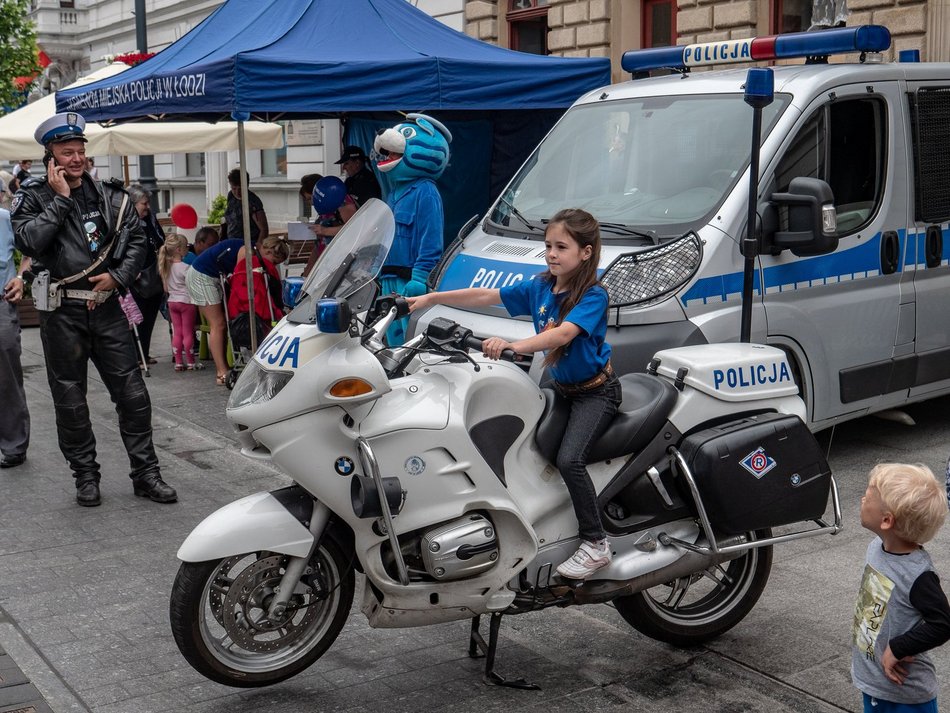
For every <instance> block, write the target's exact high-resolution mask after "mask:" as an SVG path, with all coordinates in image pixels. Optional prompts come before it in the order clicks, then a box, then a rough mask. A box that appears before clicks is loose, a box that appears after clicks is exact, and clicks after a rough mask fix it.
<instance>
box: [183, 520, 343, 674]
mask: <svg viewBox="0 0 950 713" xmlns="http://www.w3.org/2000/svg"><path fill="white" fill-rule="evenodd" d="M287 560H288V557H287V556H286V555H282V554H278V553H274V552H253V553H248V554H244V555H236V556H233V557H226V558H224V559H220V560H213V561H210V562H184V563H182V565H181V567H180V568H179V570H178V576H177V577H176V578H175V584H174V586H173V588H172V593H171V601H170V606H169V618H170V620H171V627H172V633H173V634H174V636H175V643H177V644H178V648H179V650H180V651H181V653H182V655H183V656H184V657H185V659H186V660H187V661H188V663H190V664H191V665H192V666H193V667H194V668H195V670H196V671H198V672H199V673H201V674H202V675H204V676H206V677H207V678H209V679H211V680H212V681H216V682H218V683H223V684H225V685H228V686H237V687H241V688H253V687H258V686H267V685H270V684H273V683H277V682H279V681H283V680H285V679H288V678H290V677H291V676H295V675H296V674H298V673H300V672H301V671H303V670H304V669H306V668H307V667H308V666H310V665H311V664H313V662H314V661H316V660H317V659H318V658H320V657H321V656H322V655H323V654H324V653H326V651H327V649H329V648H330V645H331V644H332V643H333V642H334V640H335V639H336V637H337V635H339V633H340V630H341V629H342V628H343V625H344V623H345V622H346V619H347V617H348V616H349V613H350V606H351V605H352V603H353V589H354V581H355V576H354V574H353V567H352V561H351V560H350V559H349V558H347V557H345V556H344V555H343V553H342V552H341V551H340V548H339V547H338V546H337V545H336V544H335V543H334V542H333V541H332V540H330V539H328V538H324V540H323V541H322V542H321V543H320V545H319V546H318V547H317V550H316V552H315V553H314V555H313V557H311V559H310V562H309V563H308V566H307V569H306V571H305V573H304V575H303V577H301V581H300V583H299V584H298V585H297V587H296V589H295V590H294V593H293V594H292V595H291V598H290V602H289V603H288V606H287V610H286V612H285V613H284V615H283V616H282V617H280V618H279V619H277V620H272V619H270V618H268V616H267V612H268V610H269V607H270V602H271V600H272V598H273V596H274V594H275V593H276V588H277V587H278V585H279V584H280V580H281V577H282V575H283V574H284V568H285V567H286V563H287Z"/></svg>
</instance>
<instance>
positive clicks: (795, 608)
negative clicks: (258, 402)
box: [0, 321, 950, 713]
mask: <svg viewBox="0 0 950 713" xmlns="http://www.w3.org/2000/svg"><path fill="white" fill-rule="evenodd" d="M163 329H164V323H163V322H161V321H159V324H158V328H157V329H156V330H155V331H156V336H155V340H154V341H155V344H153V347H152V353H153V354H157V355H159V356H160V363H159V364H157V365H155V366H154V367H153V368H152V376H151V377H150V378H149V379H147V380H146V383H147V385H148V387H149V391H150V394H151V397H152V402H153V408H154V428H155V443H156V446H157V448H158V451H159V458H160V460H161V463H162V467H163V472H164V475H165V477H166V479H167V480H168V481H169V482H170V483H172V484H173V485H174V486H175V487H176V488H177V489H178V492H179V495H180V501H179V502H178V503H177V504H173V505H158V504H155V503H152V502H149V501H146V500H143V499H141V498H136V497H134V496H133V494H132V488H131V485H130V483H129V482H128V480H127V476H126V473H127V459H126V456H125V453H124V451H123V449H122V446H121V441H120V440H119V434H118V431H117V428H116V423H115V413H114V409H113V406H112V404H111V403H110V401H109V398H108V395H107V394H106V393H105V390H104V388H103V387H102V384H101V382H100V380H99V378H98V374H96V372H95V370H94V369H92V368H91V369H90V407H91V412H92V418H93V422H94V428H95V432H96V436H97V439H98V443H99V452H100V460H101V462H102V466H103V479H102V488H103V498H104V500H103V504H102V506H101V507H99V508H80V507H77V506H76V505H75V502H74V488H73V483H72V479H71V478H70V477H69V473H68V468H67V467H66V465H65V463H64V461H63V458H62V456H61V455H60V453H59V451H58V448H57V446H56V433H55V424H54V420H53V410H52V405H51V401H50V397H49V388H48V385H47V382H46V376H45V370H44V367H43V357H42V348H41V346H40V340H39V333H38V330H36V329H26V330H24V332H23V343H24V355H23V363H24V369H25V372H26V382H27V391H28V396H29V404H30V410H31V414H32V424H33V437H32V445H31V447H30V450H29V456H28V460H27V462H26V464H24V465H23V466H21V467H19V468H14V469H9V470H3V471H0V493H2V495H0V713H8V712H9V711H14V710H16V711H18V712H20V711H22V712H23V713H26V712H28V711H37V712H42V711H48V710H53V711H57V712H58V713H61V712H73V711H76V712H88V711H93V712H95V713H148V712H149V711H188V712H194V713H219V712H221V713H223V712H224V711H228V712H229V713H233V712H243V711H264V710H266V711H277V712H280V711H295V712H296V711H339V712H340V713H346V712H349V711H357V710H360V711H362V710H365V709H367V708H379V709H381V710H385V711H387V713H389V712H392V713H399V712H400V711H446V712H449V711H452V712H455V711H457V712H459V713H467V712H475V711H478V712H479V713H491V712H493V711H510V710H518V711H537V712H538V713H541V712H542V711H544V713H551V712H561V711H563V712H565V713H568V712H573V711H611V712H613V711H616V712H621V711H623V712H626V711H651V712H652V711H656V712H657V713H664V712H666V711H670V712H672V711H691V710H699V709H702V710H703V711H709V712H715V711H722V712H724V713H725V712H727V711H728V712H737V711H745V712H753V713H755V712H762V713H784V712H786V711H789V712H790V711H799V712H809V713H810V712H814V713H828V712H831V711H858V710H860V699H859V697H858V695H857V693H856V692H855V691H854V689H853V688H852V687H851V684H850V679H849V674H848V666H849V659H850V649H849V646H848V634H849V631H850V625H851V618H852V615H853V606H854V597H855V595H856V592H857V585H858V581H859V578H860V573H861V571H862V569H863V556H864V550H865V548H866V545H867V541H868V537H869V535H868V533H867V532H865V531H862V530H861V528H860V527H859V526H858V524H857V511H858V507H859V500H860V496H861V494H862V493H863V491H864V487H865V482H866V481H865V476H866V473H867V471H868V469H869V468H870V467H871V465H873V464H874V463H876V462H878V461H881V460H909V461H921V462H924V463H927V464H928V465H930V466H931V467H932V468H934V469H935V471H938V472H942V469H943V465H944V461H945V459H946V456H947V452H948V451H950V438H948V434H950V412H948V406H950V400H948V399H941V400H937V401H933V402H930V403H926V404H921V405H917V406H913V407H910V408H909V409H908V412H909V413H911V414H912V415H913V416H914V417H915V418H916V419H917V421H918V425H917V426H915V427H907V426H903V425H899V424H897V423H894V422H891V421H884V420H881V419H877V418H867V419H862V420H859V421H855V422H851V423H848V424H845V425H842V426H839V427H838V428H837V431H836V433H835V435H834V441H833V445H832V448H831V463H832V467H833V469H834V471H835V473H836V475H837V478H838V485H839V488H840V490H841V497H842V504H843V509H844V516H845V523H846V526H847V529H846V530H845V531H844V532H843V533H841V534H839V535H837V536H835V537H834V538H829V537H822V538H815V539H809V540H801V541H797V542H793V543H788V544H785V545H781V546H778V547H776V549H775V563H774V566H773V571H772V576H771V579H770V582H769V585H768V587H767V588H766V591H765V594H764V595H763V596H762V599H761V600H760V602H759V604H758V605H757V606H756V608H755V609H754V610H753V612H752V613H751V614H750V615H749V616H748V617H747V618H746V620H745V621H743V622H742V623H740V624H739V625H738V626H736V627H735V628H734V629H733V630H732V631H730V632H728V633H727V634H726V635H724V636H722V637H720V638H719V639H718V640H716V641H714V642H712V643H710V644H709V645H707V646H705V647H701V648H698V649H692V650H682V649H677V648H674V647H670V646H667V645H665V644H661V643H658V642H655V641H652V640H650V639H647V638H645V637H643V636H641V635H640V634H638V633H637V632H635V631H633V630H632V629H631V628H630V627H629V626H627V624H626V623H625V622H624V621H623V620H622V619H621V617H620V616H619V615H618V614H617V613H616V611H614V610H613V609H612V608H610V607H609V606H592V607H584V608H569V609H563V610H562V609H555V610H548V611H545V612H543V613H534V614H528V615H524V616H519V617H506V619H505V620H504V622H503V624H502V630H501V640H500V646H499V653H498V657H499V658H498V668H499V670H501V671H502V672H504V673H508V674H514V675H518V676H525V677H526V678H528V679H529V680H532V681H534V682H536V683H539V684H540V685H541V686H542V690H541V691H539V692H523V691H513V690H508V689H502V688H496V687H491V686H486V685H485V684H484V683H483V682H482V680H481V665H482V664H481V662H479V661H474V660H471V659H469V658H468V656H467V636H468V626H469V625H468V623H467V622H456V623H451V624H444V625H439V626H432V627H426V628H420V629H407V630H373V629H371V628H370V627H369V626H368V624H367V623H366V621H365V619H364V618H363V617H362V615H361V614H360V613H359V611H358V609H357V608H354V611H353V613H352V615H351V617H350V619H349V621H348V623H347V625H346V627H345V628H344V630H343V632H342V634H341V635H340V637H339V639H338V640H337V642H336V643H335V644H334V645H333V647H332V648H331V649H330V651H329V652H328V653H327V654H326V655H325V656H324V657H323V658H322V659H321V660H319V661H318V662H317V663H316V664H315V665H313V666H312V667H311V668H310V669H308V670H307V671H305V672H303V673H302V674H300V675H298V676H297V677H295V678H294V679H291V680H290V681H287V682H285V683H282V684H279V685H276V686H272V687H269V688H265V689H233V688H228V687H225V686H221V685H219V684H215V683H212V682H210V681H207V680H206V679H204V678H203V677H201V676H200V675H199V674H197V673H196V672H195V671H193V670H192V669H191V668H190V667H189V666H188V664H187V663H186V662H185V660H184V659H183V658H182V657H181V655H180V654H179V652H178V650H177V648H176V646H175V644H174V641H173V639H172V636H171V632H170V629H169V624H168V595H169V591H170V589H171V584H172V581H173V580H174V577H175V574H176V572H177V569H178V562H177V560H176V559H175V552H176V550H177V548H178V546H179V544H180V543H181V541H182V540H183V539H184V537H185V536H186V535H187V533H188V532H189V531H190V530H191V529H192V528H193V527H194V526H195V525H196V524H197V523H198V522H199V521H200V520H201V519H202V518H203V517H205V516H206V515H207V514H208V513H210V512H212V511H213V510H215V509H216V508H218V507H220V506H221V505H223V504H225V503H227V502H230V501H232V500H234V499H236V498H238V497H241V496H244V495H247V494H249V493H252V492H255V491H257V490H265V489H271V488H274V487H280V486H282V485H285V484H286V483H287V482H288V480H287V479H286V478H285V477H284V476H282V475H281V474H279V473H278V472H276V471H275V470H274V469H272V468H270V467H269V466H268V465H266V464H262V463H259V462H256V461H251V460H248V459H246V458H244V457H242V456H241V455H240V454H239V453H238V451H237V449H236V447H235V445H234V441H233V438H232V435H231V432H230V427H229V426H228V424H227V422H226V421H225V419H224V416H223V413H224V406H225V403H226V401H227V392H226V391H225V389H223V388H222V387H218V386H216V385H215V384H214V372H213V369H206V370H204V371H202V372H185V373H174V372H173V370H172V365H171V362H170V358H169V355H170V350H169V348H168V347H167V342H165V337H164V333H163ZM163 347H164V348H163ZM827 437H828V434H827V433H826V434H825V435H824V439H825V440H826V441H827ZM948 544H950V528H945V529H944V531H943V532H942V533H941V534H940V536H939V537H938V539H937V540H936V541H935V542H934V543H933V545H932V546H931V547H930V549H931V552H932V553H933V554H934V557H935V560H936V562H937V567H938V569H939V570H942V571H943V573H944V575H945V577H950V557H947V555H946V553H947V551H948V548H947V545H948ZM356 601H357V602H358V601H359V592H357V597H356ZM935 659H936V662H937V666H938V670H944V671H946V670H947V669H948V667H950V647H944V649H941V650H939V651H938V652H936V655H935ZM5 683H6V685H4V684H5ZM941 693H942V698H943V699H944V700H946V699H947V696H948V695H950V676H945V677H944V683H943V688H942V691H941Z"/></svg>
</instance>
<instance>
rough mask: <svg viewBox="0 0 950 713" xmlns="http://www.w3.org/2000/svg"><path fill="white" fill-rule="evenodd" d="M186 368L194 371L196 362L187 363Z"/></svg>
mask: <svg viewBox="0 0 950 713" xmlns="http://www.w3.org/2000/svg"><path fill="white" fill-rule="evenodd" d="M185 369H187V370H188V371H194V370H195V365H194V364H186V365H185Z"/></svg>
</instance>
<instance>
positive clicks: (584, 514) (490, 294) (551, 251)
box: [408, 208, 621, 579]
mask: <svg viewBox="0 0 950 713" xmlns="http://www.w3.org/2000/svg"><path fill="white" fill-rule="evenodd" d="M544 245H545V261H546V262H547V265H548V269H547V271H545V272H543V273H541V274H540V275H536V276H535V277H534V278H532V279H530V280H523V281H521V282H517V283H515V284H513V285H509V286H507V287H503V288H501V289H487V288H480V287H472V288H468V289H463V290H452V291H449V292H430V293H429V294H425V295H420V296H418V297H410V298H409V299H408V301H409V308H410V311H414V310H417V309H422V308H425V307H430V306H432V305H436V304H444V305H450V306H455V307H480V306H481V307H487V306H491V305H496V304H498V303H499V302H501V303H502V304H503V305H504V306H505V309H507V310H508V313H509V314H510V315H511V316H513V317H515V316H519V315H531V318H532V320H533V322H534V327H535V330H536V331H537V334H535V335H534V336H533V337H529V338H527V339H520V340H518V341H515V342H507V341H505V340H504V339H502V338H501V337H490V338H489V339H486V340H485V341H484V343H483V344H482V351H483V352H484V354H485V356H486V357H488V358H490V359H498V358H499V356H501V353H502V351H504V350H505V349H512V350H513V351H515V352H517V353H520V354H531V353H534V352H545V358H544V364H545V366H547V367H549V368H550V370H551V376H552V377H553V378H554V381H555V386H556V387H557V391H558V393H559V394H560V395H561V396H562V397H564V398H566V399H568V400H569V401H570V403H571V415H570V419H569V421H568V424H567V429H566V431H565V433H564V438H563V439H562V441H561V447H560V449H559V451H558V454H557V463H556V465H557V467H558V470H559V471H560V472H561V477H562V478H563V479H564V483H565V485H567V489H568V491H569V492H570V494H571V501H572V502H573V504H574V513H575V515H576V516H577V522H578V525H579V534H580V538H581V544H580V547H579V548H578V549H577V551H576V552H575V553H574V554H573V555H572V556H571V557H570V558H569V559H567V560H566V561H565V562H563V563H561V564H560V565H559V566H558V568H557V571H558V573H559V574H560V575H561V576H562V577H566V578H569V579H586V578H587V577H589V576H590V575H591V574H593V573H594V572H596V571H597V570H598V569H600V568H601V567H603V566H605V565H607V564H608V563H609V562H610V559H611V556H612V555H611V550H610V543H609V542H608V540H607V533H606V532H605V531H604V527H603V524H602V523H601V519H600V514H599V511H598V507H597V493H596V492H595V491H594V485H593V483H592V482H591V479H590V475H589V474H588V472H587V454H588V452H589V450H590V448H591V446H592V445H593V444H594V443H595V442H596V440H597V438H598V437H599V436H600V435H601V434H602V433H603V431H604V430H605V429H606V428H607V425H608V424H609V423H610V421H611V419H612V418H613V417H614V414H615V413H616V412H617V408H618V406H619V405H620V398H621V391H620V383H619V381H618V379H617V376H616V375H615V374H614V372H613V369H612V368H611V366H610V345H609V344H607V342H606V341H605V337H606V334H607V303H608V298H607V291H606V290H605V289H604V288H603V287H602V286H601V285H600V283H599V282H598V280H597V266H598V265H599V264H600V226H599V225H598V224H597V221H596V219H595V218H594V217H593V216H592V215H591V214H590V213H587V212H586V211H583V210H580V209H573V208H569V209H565V210H562V211H559V212H558V213H557V214H556V215H555V216H554V217H553V218H551V220H550V222H549V223H548V225H547V228H546V230H545V231H544Z"/></svg>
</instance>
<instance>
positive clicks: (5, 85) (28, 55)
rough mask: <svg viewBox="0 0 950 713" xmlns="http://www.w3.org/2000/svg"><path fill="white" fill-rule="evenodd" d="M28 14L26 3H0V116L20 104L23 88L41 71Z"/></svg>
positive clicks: (10, 0)
mask: <svg viewBox="0 0 950 713" xmlns="http://www.w3.org/2000/svg"><path fill="white" fill-rule="evenodd" d="M29 12H30V0H0V38H3V51H2V52H0V114H3V113H4V110H5V109H11V108H16V107H17V106H19V105H20V104H22V103H23V102H24V100H25V98H26V94H25V92H24V89H25V87H26V86H28V85H29V83H30V82H31V81H32V78H33V77H35V76H36V75H37V74H38V73H39V72H40V71H41V68H40V66H39V63H38V61H37V47H36V27H35V26H34V25H33V21H32V20H30V19H29V16H28V14H29Z"/></svg>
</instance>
